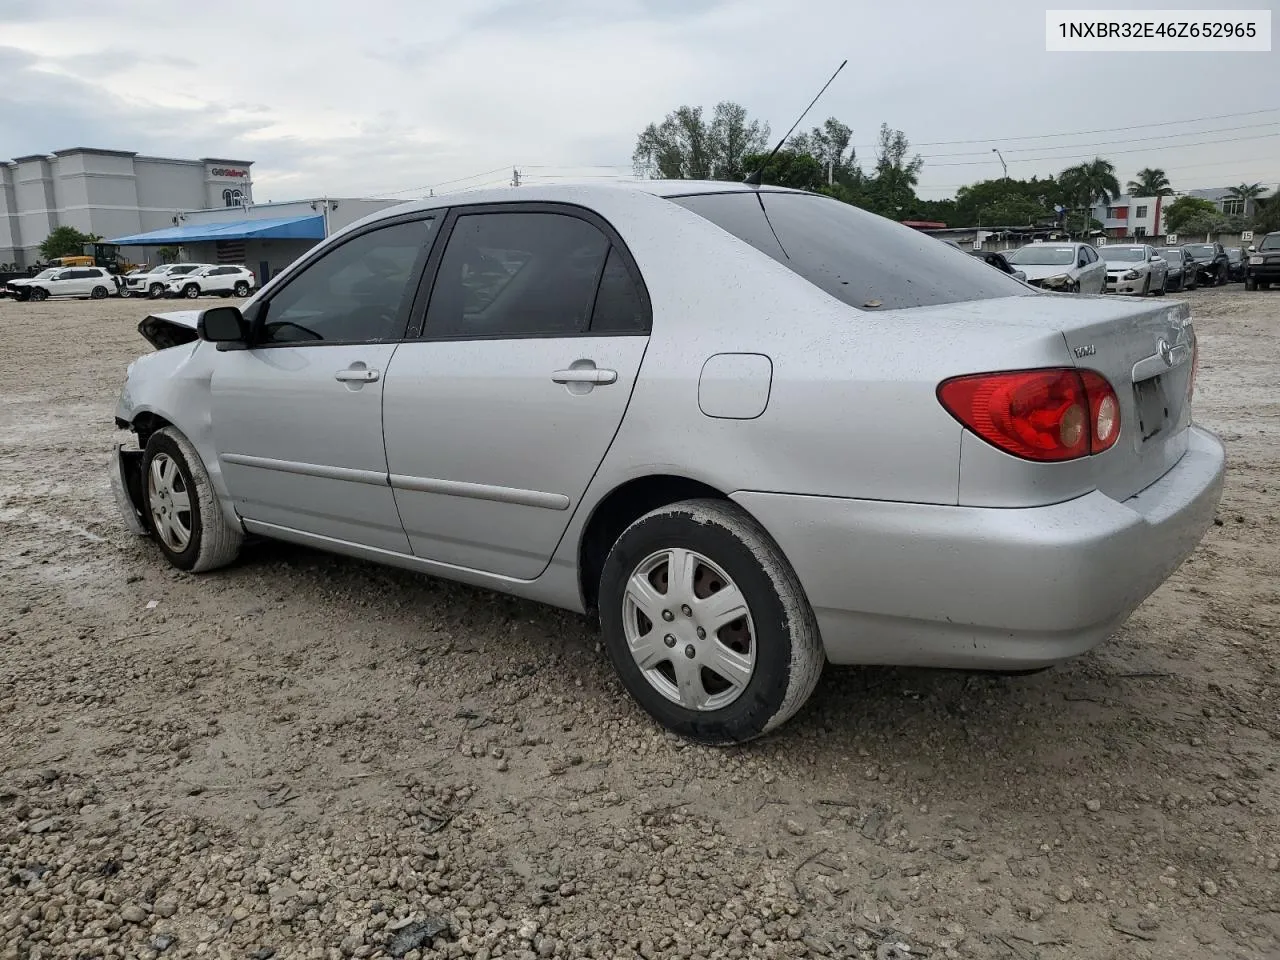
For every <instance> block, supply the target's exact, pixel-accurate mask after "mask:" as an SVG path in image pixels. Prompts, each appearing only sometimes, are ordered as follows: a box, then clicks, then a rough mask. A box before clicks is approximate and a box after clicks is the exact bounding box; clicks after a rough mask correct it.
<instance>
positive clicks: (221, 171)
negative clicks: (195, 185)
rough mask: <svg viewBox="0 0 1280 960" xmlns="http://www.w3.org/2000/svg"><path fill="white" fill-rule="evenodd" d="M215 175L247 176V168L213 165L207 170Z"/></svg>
mask: <svg viewBox="0 0 1280 960" xmlns="http://www.w3.org/2000/svg"><path fill="white" fill-rule="evenodd" d="M209 173H211V174H212V175H213V176H215V177H247V176H248V175H249V171H248V170H236V169H233V168H232V167H214V168H213V169H212V170H210V171H209Z"/></svg>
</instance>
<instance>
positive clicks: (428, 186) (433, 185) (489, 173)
mask: <svg viewBox="0 0 1280 960" xmlns="http://www.w3.org/2000/svg"><path fill="white" fill-rule="evenodd" d="M507 169H509V168H508V167H507V166H505V165H504V166H501V167H497V168H495V169H493V170H484V171H482V172H480V173H473V174H471V175H470V176H469V177H456V178H455V179H453V180H441V181H440V182H439V183H428V184H425V185H423V186H421V187H405V188H404V189H402V190H375V191H374V192H375V193H389V194H392V195H394V194H397V193H414V192H417V191H419V190H434V189H436V188H437V187H447V186H449V185H450V184H453V183H462V182H463V181H466V180H477V179H479V178H480V177H490V176H493V175H494V174H495V173H502V172H503V171H505V170H507Z"/></svg>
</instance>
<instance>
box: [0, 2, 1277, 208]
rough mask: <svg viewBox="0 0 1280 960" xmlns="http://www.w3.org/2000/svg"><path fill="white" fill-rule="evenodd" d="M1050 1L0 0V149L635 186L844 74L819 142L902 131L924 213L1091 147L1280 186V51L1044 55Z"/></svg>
mask: <svg viewBox="0 0 1280 960" xmlns="http://www.w3.org/2000/svg"><path fill="white" fill-rule="evenodd" d="M1238 5H1239V6H1253V7H1257V8H1264V7H1270V8H1274V7H1276V6H1277V0H1253V2H1252V3H1251V4H1250V3H1240V4H1238ZM41 6H42V7H43V9H41V8H40V7H41ZM1046 6H1048V7H1054V8H1061V7H1069V6H1080V4H1074V5H1073V4H1069V3H1063V2H1058V3H1052V4H1042V3H1037V2H1027V0H999V2H996V0H983V2H980V3H953V2H946V0H929V2H926V0H905V2H894V3H884V2H879V0H877V2H873V3H868V2H857V0H854V2H851V0H809V2H805V0H797V2H793V3H791V4H782V3H778V2H777V0H733V2H724V3H721V2H717V0H536V2H534V0H524V2H516V0H451V2H448V3H443V2H437V0H417V2H410V0H359V2H353V0H345V2H341V3H338V2H334V0H308V2H295V0H289V2H286V0H273V2H271V3H261V2H258V3H255V2H241V0H217V2H215V3H204V4H192V3H189V2H174V0H129V2H128V3H102V2H101V0H92V2H89V0H59V2H57V3H48V4H43V5H37V4H35V3H32V2H31V0H0V24H3V27H2V28H0V151H3V152H4V156H6V157H15V156H22V155H24V154H31V153H48V152H52V151H54V150H59V149H64V148H67V147H73V146H91V147H104V148H112V149H122V150H136V151H139V152H141V153H148V154H158V155H163V156H175V157H203V156H215V157H221V158H228V159H236V160H253V161H255V165H254V195H255V199H257V200H258V201H259V202H262V201H265V200H288V199H295V198H299V197H308V196H316V195H321V194H326V193H327V194H329V195H332V196H351V195H379V196H382V195H398V196H405V197H409V196H416V195H419V194H421V193H425V192H426V188H427V187H428V186H433V187H435V188H436V191H437V192H445V191H449V190H455V189H458V188H460V187H467V186H471V185H480V184H485V183H490V182H494V181H499V180H503V179H507V178H509V176H510V170H509V168H510V166H511V165H513V164H514V165H516V166H518V167H520V169H521V170H522V172H523V173H524V174H525V175H526V176H527V177H531V178H536V177H564V176H570V175H593V176H625V175H629V172H630V162H631V152H632V149H633V148H634V145H635V138H636V134H637V133H638V132H639V131H640V130H641V129H642V128H643V127H644V126H645V125H646V124H647V123H649V122H650V121H653V120H660V119H661V118H662V117H663V116H664V115H665V114H666V113H667V112H668V111H670V110H671V109H673V108H674V107H676V106H678V105H680V104H683V103H689V104H702V105H705V106H706V108H707V110H708V112H709V111H710V108H711V107H712V105H714V104H715V103H716V102H717V101H719V100H735V101H737V102H739V103H741V104H743V105H744V106H745V107H746V108H747V109H748V111H749V112H750V113H751V114H752V115H753V116H755V117H759V118H761V119H763V120H765V121H767V122H768V123H769V124H770V125H771V127H772V128H773V135H774V137H775V138H776V137H778V136H780V135H781V134H782V133H784V132H785V131H786V129H787V128H788V127H789V126H790V125H791V123H792V121H793V120H794V119H795V116H796V115H797V114H798V113H799V111H800V110H802V109H803V108H804V106H805V104H807V103H808V102H809V100H810V99H811V98H812V97H813V94H814V93H815V92H816V91H817V89H818V88H819V87H820V86H821V85H822V83H823V82H824V81H825V80H826V78H827V76H828V75H829V74H830V72H831V71H832V70H834V69H835V67H836V66H837V65H838V64H839V62H840V61H841V60H842V59H844V58H846V57H847V58H848V59H849V65H848V67H846V68H845V70H844V72H843V73H842V74H841V75H840V77H839V78H838V79H837V80H836V82H835V83H834V84H833V85H832V86H831V88H830V89H829V90H828V92H827V95H826V97H825V98H824V99H823V100H822V101H821V102H819V104H818V106H817V107H815V108H814V110H813V112H812V114H811V115H810V116H809V117H808V118H806V121H805V123H804V124H803V127H802V129H803V128H807V127H809V126H812V125H814V124H815V123H817V122H820V121H821V120H822V119H824V118H825V117H827V116H835V117H838V118H840V119H841V120H843V121H844V122H845V123H847V124H849V125H850V126H851V127H852V128H853V130H854V142H855V143H856V144H858V145H859V150H858V154H859V158H860V159H861V160H862V161H863V162H864V164H866V165H870V163H871V162H872V150H871V148H870V147H871V144H872V143H873V141H874V139H875V134H876V130H877V129H878V127H879V125H880V123H881V122H882V121H884V122H888V123H889V124H890V125H891V126H894V127H897V128H900V129H902V130H904V131H905V132H906V134H907V136H908V138H909V139H910V140H911V142H912V144H913V145H915V146H916V147H917V149H918V150H919V152H920V153H921V154H922V155H924V157H925V166H924V170H923V173H922V176H921V189H920V193H921V195H922V196H926V197H942V196H949V195H952V194H953V193H954V191H955V188H956V187H957V186H959V185H961V184H964V183H967V182H972V181H974V180H980V179H985V178H990V177H997V176H999V175H1000V164H999V161H998V160H997V159H996V157H995V155H994V154H993V153H992V152H991V148H992V147H999V148H1000V149H1001V150H1002V152H1003V153H1004V156H1005V159H1006V160H1007V161H1008V163H1009V173H1010V175H1011V176H1018V177H1025V176H1030V175H1032V174H1033V173H1037V174H1048V173H1056V172H1057V171H1058V170H1060V169H1061V168H1062V167H1064V166H1067V165H1069V164H1071V163H1075V162H1078V161H1079V160H1081V159H1085V158H1087V157H1091V156H1092V155H1093V154H1094V153H1098V154H1100V155H1102V156H1104V157H1107V158H1109V159H1111V160H1112V161H1113V162H1114V163H1115V164H1116V167H1117V170H1118V173H1119V176H1120V178H1121V183H1122V184H1123V183H1124V181H1125V180H1127V179H1128V178H1130V177H1131V176H1133V174H1134V173H1135V172H1136V171H1137V170H1138V168H1140V167H1143V166H1159V167H1163V168H1164V169H1165V170H1166V171H1167V172H1168V174H1169V177H1170V179H1171V180H1172V181H1173V185H1174V187H1175V188H1178V189H1188V188H1192V187H1201V186H1218V185H1227V184H1237V183H1241V182H1256V181H1262V182H1265V183H1267V184H1269V185H1270V186H1272V187H1274V186H1275V185H1276V183H1277V181H1280V52H1271V53H1229V54H1207V53H1182V54H1138V53H1108V54H1066V53H1046V52H1045V49H1044V47H1045V27H1044V10H1045V8H1046ZM1091 6H1093V7H1102V6H1116V4H1103V3H1094V4H1092V5H1091ZM1125 6H1126V7H1128V8H1142V7H1147V8H1162V9H1167V8H1173V7H1194V6H1195V4H1179V3H1177V2H1176V0H1165V2H1163V3H1148V4H1143V3H1128V4H1126V5H1125ZM1199 6H1201V7H1212V6H1215V5H1214V4H1213V3H1210V2H1209V0H1201V2H1200V4H1199ZM1273 16H1274V18H1275V19H1276V21H1277V22H1278V23H1280V14H1273ZM1273 47H1276V48H1277V50H1280V44H1277V43H1275V41H1274V39H1273ZM1228 115H1229V116H1228ZM1192 118H1217V119H1199V120H1196V121H1195V122H1186V123H1183V122H1181V121H1190V120H1191V119H1192ZM1170 121H1173V122H1170ZM1153 124H1163V125H1161V126H1153ZM1128 125H1132V126H1128ZM1140 125H1141V126H1140ZM1116 128H1119V129H1116ZM1081 131H1103V132H1090V133H1082V132H1081ZM1061 134H1071V135H1070V136H1045V135H1061ZM1037 136H1038V137H1039V138H1038V139H1032V138H1035V137H1037ZM1153 138H1158V139H1153ZM1237 138H1238V139H1237ZM955 141H965V142H955ZM942 154H948V155H949V156H942ZM1024 158H1026V159H1024ZM1034 158H1042V159H1034ZM459 178H467V179H459ZM451 181H456V182H451Z"/></svg>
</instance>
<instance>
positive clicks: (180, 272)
mask: <svg viewBox="0 0 1280 960" xmlns="http://www.w3.org/2000/svg"><path fill="white" fill-rule="evenodd" d="M198 269H200V268H199V267H197V266H196V265H195V264H191V265H190V266H186V267H173V268H171V269H170V270H169V272H170V273H171V274H174V275H175V276H181V275H183V274H187V273H191V272H192V271H193V270H198Z"/></svg>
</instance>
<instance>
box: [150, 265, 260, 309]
mask: <svg viewBox="0 0 1280 960" xmlns="http://www.w3.org/2000/svg"><path fill="white" fill-rule="evenodd" d="M257 285H258V280H257V278H256V277H255V276H254V275H253V271H252V270H250V269H249V268H248V267H238V266H229V265H224V266H218V267H201V268H200V269H199V270H193V271H191V272H190V273H188V274H186V275H185V276H179V277H170V278H169V279H168V282H167V283H166V284H165V293H166V294H167V295H168V296H171V297H187V298H188V299H193V300H194V299H195V298H196V297H202V296H207V295H208V294H214V293H216V294H218V295H219V296H223V297H232V296H235V297H247V296H248V295H249V294H250V292H251V291H252V290H253V289H254V288H255V287H256V286H257Z"/></svg>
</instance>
